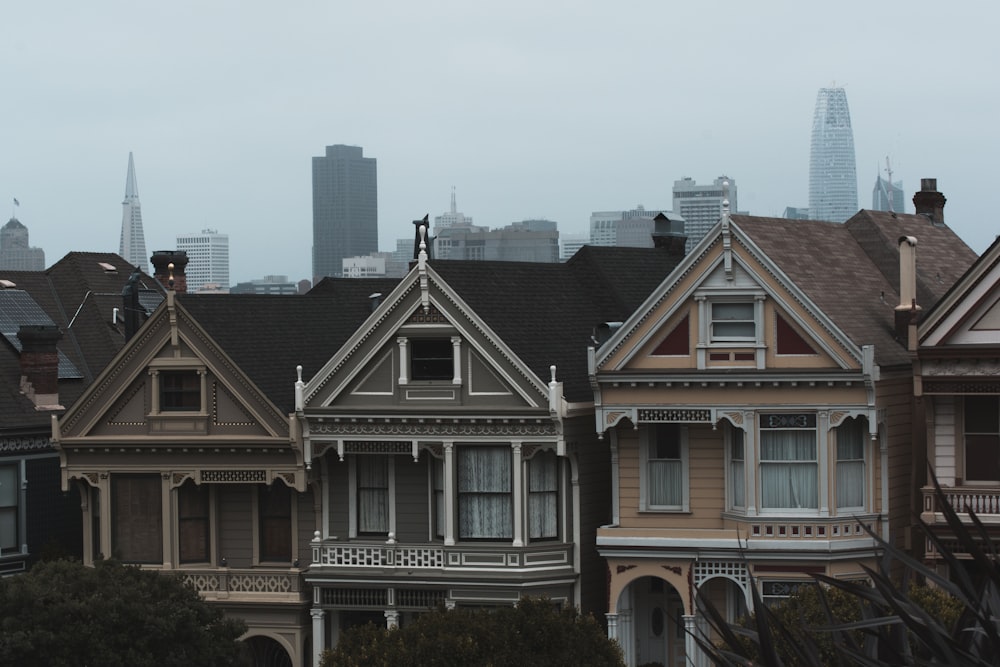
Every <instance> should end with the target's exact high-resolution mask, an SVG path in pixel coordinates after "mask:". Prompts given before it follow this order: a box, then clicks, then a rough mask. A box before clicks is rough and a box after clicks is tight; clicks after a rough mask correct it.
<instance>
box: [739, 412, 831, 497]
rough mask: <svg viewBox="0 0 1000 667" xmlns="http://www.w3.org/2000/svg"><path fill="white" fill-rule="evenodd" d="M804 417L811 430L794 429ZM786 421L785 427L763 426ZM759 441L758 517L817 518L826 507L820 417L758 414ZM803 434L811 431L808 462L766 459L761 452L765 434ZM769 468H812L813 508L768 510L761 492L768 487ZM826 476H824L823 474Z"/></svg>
mask: <svg viewBox="0 0 1000 667" xmlns="http://www.w3.org/2000/svg"><path fill="white" fill-rule="evenodd" d="M803 417H806V418H807V421H809V420H808V418H809V417H811V421H812V426H808V425H795V424H794V421H795V420H797V419H801V418H803ZM782 419H785V420H787V422H784V423H786V424H787V425H783V426H779V425H767V426H766V425H765V420H769V421H770V423H772V424H778V423H782V422H781V420H782ZM757 428H758V437H757V471H756V479H757V488H758V489H759V491H758V493H759V505H758V506H759V507H760V513H761V514H772V515H783V514H810V515H816V514H818V513H819V512H820V509H821V508H822V507H825V506H826V500H825V499H824V497H823V485H822V484H821V483H820V473H821V471H822V470H825V468H826V466H825V465H822V457H821V456H820V452H821V451H823V448H822V447H821V446H820V432H821V429H820V424H819V415H817V414H816V413H811V412H800V413H761V414H760V415H759V421H758V425H757ZM776 431H777V432H781V431H783V432H792V431H794V432H805V431H811V432H812V433H813V457H812V458H811V459H765V458H764V449H765V437H764V434H765V433H768V432H776ZM824 437H825V436H824ZM769 464H774V465H786V466H790V465H795V464H811V465H812V466H813V470H814V475H815V480H814V484H815V489H816V498H815V502H816V506H815V507H808V506H801V507H775V506H768V505H765V503H764V491H765V489H766V488H768V487H767V485H766V483H765V481H764V469H765V466H767V465H769ZM824 474H825V473H824Z"/></svg>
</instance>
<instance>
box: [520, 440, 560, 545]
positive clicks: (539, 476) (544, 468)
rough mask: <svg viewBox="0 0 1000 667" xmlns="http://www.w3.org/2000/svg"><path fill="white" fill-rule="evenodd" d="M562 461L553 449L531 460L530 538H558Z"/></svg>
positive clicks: (529, 463)
mask: <svg viewBox="0 0 1000 667" xmlns="http://www.w3.org/2000/svg"><path fill="white" fill-rule="evenodd" d="M558 497H559V462H558V459H557V458H556V453H555V452H553V451H544V452H538V453H537V454H535V456H534V458H532V459H531V461H529V462H528V538H529V539H532V540H544V539H554V538H556V537H558V536H559V532H558V530H559V522H558Z"/></svg>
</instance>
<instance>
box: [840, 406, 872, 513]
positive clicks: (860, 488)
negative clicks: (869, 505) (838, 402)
mask: <svg viewBox="0 0 1000 667" xmlns="http://www.w3.org/2000/svg"><path fill="white" fill-rule="evenodd" d="M867 438H868V420H867V419H865V418H864V417H858V418H857V419H848V420H847V421H845V422H844V423H843V424H841V425H840V426H838V427H837V509H846V508H863V507H864V505H865V440H866V439H867Z"/></svg>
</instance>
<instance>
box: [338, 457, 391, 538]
mask: <svg viewBox="0 0 1000 667" xmlns="http://www.w3.org/2000/svg"><path fill="white" fill-rule="evenodd" d="M359 456H382V457H385V458H386V460H387V462H386V465H387V466H388V484H389V493H388V499H387V502H388V503H389V530H388V531H386V537H388V536H389V535H390V534H391V535H395V534H396V466H395V459H394V456H393V455H390V454H351V455H350V456H349V457H348V466H347V487H348V494H349V498H348V510H349V511H350V519H349V522H348V536H349V537H350V538H351V539H373V540H374V539H378V538H379V536H380V535H381V533H372V534H360V533H359V529H358V512H359V511H360V509H361V508H360V507H358V457H359Z"/></svg>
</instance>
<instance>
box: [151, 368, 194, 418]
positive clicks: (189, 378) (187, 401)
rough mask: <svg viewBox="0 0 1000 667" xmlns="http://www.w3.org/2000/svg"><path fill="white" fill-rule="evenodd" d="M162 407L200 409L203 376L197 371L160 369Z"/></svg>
mask: <svg viewBox="0 0 1000 667" xmlns="http://www.w3.org/2000/svg"><path fill="white" fill-rule="evenodd" d="M160 409H161V410H163V411H170V410H188V411H193V410H200V409H201V378H200V377H199V376H198V373H197V372H196V371H160Z"/></svg>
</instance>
